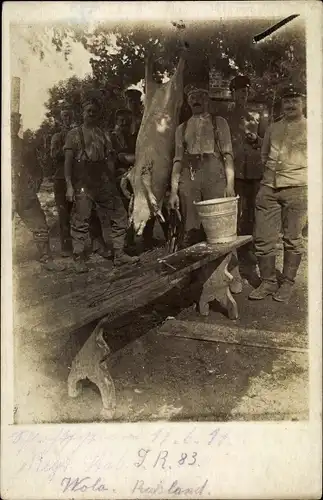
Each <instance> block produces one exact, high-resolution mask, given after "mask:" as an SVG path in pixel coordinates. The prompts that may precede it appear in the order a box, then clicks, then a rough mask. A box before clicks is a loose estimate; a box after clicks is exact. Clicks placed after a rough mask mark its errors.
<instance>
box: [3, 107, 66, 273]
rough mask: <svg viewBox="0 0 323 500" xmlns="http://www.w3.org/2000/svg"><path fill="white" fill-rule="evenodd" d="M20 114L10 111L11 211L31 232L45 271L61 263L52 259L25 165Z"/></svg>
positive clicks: (38, 205) (45, 230) (33, 183)
mask: <svg viewBox="0 0 323 500" xmlns="http://www.w3.org/2000/svg"><path fill="white" fill-rule="evenodd" d="M20 118H21V115H20V114H19V113H11V164H12V167H11V168H12V199H13V206H12V215H13V216H14V214H15V212H17V213H18V215H19V216H20V218H21V219H22V221H23V222H24V223H25V224H26V226H27V227H28V229H30V231H31V232H32V233H33V237H34V242H35V244H36V247H37V249H38V254H39V261H40V262H41V264H42V265H43V266H44V268H45V269H47V270H48V271H62V270H64V266H62V265H59V264H57V263H55V262H54V261H53V257H52V253H51V249H50V243H49V231H48V226H47V222H46V216H45V214H44V212H43V210H42V208H41V205H40V203H39V199H38V197H37V188H36V186H35V182H34V179H33V177H32V173H31V172H30V171H29V169H28V161H27V158H26V155H25V151H24V145H23V140H22V139H20V137H19V136H18V133H19V129H20ZM27 156H28V155H27ZM35 158H36V156H35ZM33 168H35V166H34V165H33Z"/></svg>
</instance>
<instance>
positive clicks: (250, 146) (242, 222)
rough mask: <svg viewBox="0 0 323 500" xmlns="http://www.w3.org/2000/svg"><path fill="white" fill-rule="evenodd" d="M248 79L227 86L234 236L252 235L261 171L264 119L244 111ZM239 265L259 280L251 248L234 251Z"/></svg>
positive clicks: (234, 79)
mask: <svg viewBox="0 0 323 500" xmlns="http://www.w3.org/2000/svg"><path fill="white" fill-rule="evenodd" d="M250 84H251V83H250V79H249V77H248V76H245V75H238V76H236V77H235V78H233V79H232V80H231V82H230V90H231V92H232V96H233V100H234V106H233V107H232V109H231V110H230V111H229V114H228V123H229V126H230V131H231V138H232V148H233V155H234V167H235V172H234V174H235V192H236V194H237V195H239V198H240V199H239V218H238V234H240V235H248V234H253V226H254V212H255V200H256V195H257V192H258V189H259V184H260V180H261V177H262V173H263V168H262V165H261V159H260V147H261V143H262V139H263V137H264V132H265V128H266V127H267V126H268V123H267V120H268V115H267V116H266V115H265V114H262V115H261V116H260V119H257V118H256V117H255V116H253V115H252V114H251V113H250V111H249V110H248V97H249V89H250ZM238 255H239V261H240V264H241V266H242V268H243V270H244V272H245V274H246V276H247V277H249V278H250V279H252V278H253V279H254V278H256V279H257V281H259V278H258V276H257V274H256V263H257V260H256V257H255V255H254V247H253V244H252V243H251V244H250V245H245V246H244V247H243V248H242V249H239V251H238Z"/></svg>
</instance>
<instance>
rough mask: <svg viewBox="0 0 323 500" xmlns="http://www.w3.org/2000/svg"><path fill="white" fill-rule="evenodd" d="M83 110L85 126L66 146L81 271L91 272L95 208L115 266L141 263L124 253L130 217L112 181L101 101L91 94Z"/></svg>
mask: <svg viewBox="0 0 323 500" xmlns="http://www.w3.org/2000/svg"><path fill="white" fill-rule="evenodd" d="M82 107H83V125H81V126H80V127H76V128H74V129H73V130H71V131H70V132H69V133H68V134H67V136H66V142H65V146H64V150H65V179H66V185H67V191H66V197H67V199H68V200H69V201H73V200H74V204H73V209H72V219H71V236H72V243H73V254H74V260H75V265H76V270H77V271H78V272H86V271H88V268H87V265H86V249H87V244H88V240H89V219H90V216H91V211H92V208H93V207H95V208H96V211H97V214H98V217H99V219H100V221H101V227H102V232H103V237H104V240H105V241H106V242H107V243H108V242H109V240H110V235H111V239H112V244H113V250H114V263H115V265H117V266H119V265H123V264H127V263H133V262H137V261H138V259H137V258H134V257H130V256H129V255H127V254H126V253H125V252H124V243H125V236H126V228H127V214H126V212H125V210H124V207H123V205H122V201H121V199H120V196H119V193H118V191H117V187H116V183H115V180H114V178H113V171H114V165H113V158H112V154H111V153H112V144H111V140H110V137H109V135H108V133H107V131H105V130H103V129H102V128H100V127H98V126H97V124H98V122H99V119H100V111H101V109H102V101H101V99H100V98H98V97H97V96H95V95H93V94H92V95H91V94H89V95H88V96H85V98H84V99H83V102H82ZM111 226H112V228H111Z"/></svg>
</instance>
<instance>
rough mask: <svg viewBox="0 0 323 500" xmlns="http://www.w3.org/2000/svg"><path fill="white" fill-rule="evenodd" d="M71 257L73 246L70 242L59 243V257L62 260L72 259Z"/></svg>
mask: <svg viewBox="0 0 323 500" xmlns="http://www.w3.org/2000/svg"><path fill="white" fill-rule="evenodd" d="M72 255H73V246H72V241H71V240H63V241H62V242H61V256H62V257H64V258H67V257H72Z"/></svg>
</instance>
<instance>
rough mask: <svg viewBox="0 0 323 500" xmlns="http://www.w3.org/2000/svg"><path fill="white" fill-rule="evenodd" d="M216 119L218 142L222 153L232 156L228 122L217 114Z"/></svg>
mask: <svg viewBox="0 0 323 500" xmlns="http://www.w3.org/2000/svg"><path fill="white" fill-rule="evenodd" d="M216 120H217V128H218V137H219V143H220V147H221V150H222V153H223V154H228V155H231V156H232V158H233V150H232V141H231V132H230V127H229V124H228V122H227V120H225V119H224V118H222V116H217V118H216Z"/></svg>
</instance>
